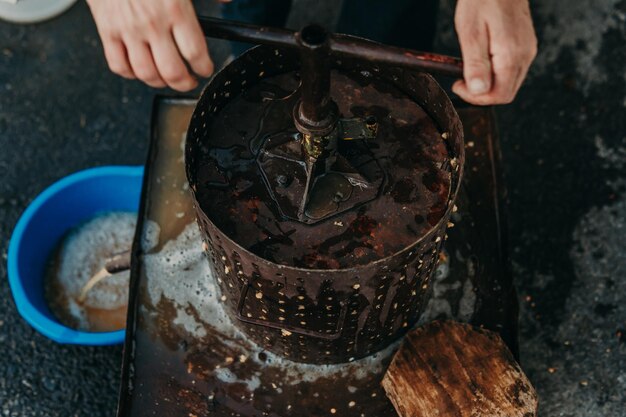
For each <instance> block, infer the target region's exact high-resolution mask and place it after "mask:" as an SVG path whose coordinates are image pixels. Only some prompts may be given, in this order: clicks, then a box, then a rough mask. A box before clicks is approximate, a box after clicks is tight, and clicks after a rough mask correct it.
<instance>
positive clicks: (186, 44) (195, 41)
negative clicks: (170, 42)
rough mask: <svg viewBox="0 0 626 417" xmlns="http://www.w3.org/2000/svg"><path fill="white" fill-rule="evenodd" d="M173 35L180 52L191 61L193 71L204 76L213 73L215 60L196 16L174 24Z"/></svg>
mask: <svg viewBox="0 0 626 417" xmlns="http://www.w3.org/2000/svg"><path fill="white" fill-rule="evenodd" d="M172 35H173V36H174V40H175V41H176V45H177V46H178V50H179V51H180V54H181V55H182V56H183V58H185V60H186V61H187V62H188V63H189V65H190V66H191V69H192V70H193V72H195V73H196V74H198V75H200V76H202V77H208V76H209V75H211V74H213V62H212V61H211V58H210V57H209V49H208V48H207V44H206V40H205V39H204V34H203V33H202V29H201V28H200V23H198V20H197V19H196V18H195V17H194V18H192V19H186V20H184V21H181V22H180V23H179V24H176V25H174V27H173V28H172Z"/></svg>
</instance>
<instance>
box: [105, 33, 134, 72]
mask: <svg viewBox="0 0 626 417" xmlns="http://www.w3.org/2000/svg"><path fill="white" fill-rule="evenodd" d="M102 46H103V47H104V56H105V58H106V60H107V63H108V65H109V69H110V70H111V71H112V72H113V73H115V74H117V75H120V76H122V77H124V78H128V79H133V78H135V74H134V73H133V70H132V68H131V66H130V62H129V61H128V54H127V52H126V47H125V46H124V44H123V43H122V40H121V39H119V38H111V37H109V38H103V40H102Z"/></svg>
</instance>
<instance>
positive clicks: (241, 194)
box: [186, 47, 464, 363]
mask: <svg viewBox="0 0 626 417" xmlns="http://www.w3.org/2000/svg"><path fill="white" fill-rule="evenodd" d="M295 58H296V57H295V56H294V54H292V53H291V52H289V51H281V50H278V49H273V48H268V47H257V48H253V49H251V50H250V51H248V52H246V53H245V54H244V55H242V56H241V57H240V58H238V59H237V60H235V61H233V62H232V63H231V64H229V65H228V66H227V67H226V68H224V69H223V70H222V71H221V72H220V73H219V74H217V75H216V76H215V77H214V78H213V79H212V80H211V82H210V83H209V85H208V86H207V87H206V88H205V90H204V92H203V94H202V96H201V98H200V100H199V102H198V106H197V108H196V110H195V111H194V115H193V116H192V119H191V123H190V127H189V135H188V142H187V147H186V161H187V165H186V167H187V174H188V178H189V182H190V186H191V189H192V191H193V195H194V198H195V201H197V204H196V211H197V217H198V221H199V224H200V228H201V230H202V232H203V238H204V240H205V242H206V244H207V249H208V253H209V259H210V263H211V267H212V271H213V273H214V274H215V276H216V277H218V283H219V286H220V288H221V290H222V292H223V293H224V294H225V295H226V297H225V301H224V304H225V306H226V311H227V312H228V313H229V315H230V317H231V318H232V319H233V321H234V322H235V323H237V325H238V327H240V329H241V330H242V331H243V332H244V333H246V334H247V335H248V337H250V338H251V339H252V340H254V341H255V342H256V343H258V344H259V345H261V346H263V347H264V348H266V349H267V350H269V351H272V352H274V353H276V354H278V355H281V356H284V357H286V358H288V359H291V360H294V361H300V362H309V363H340V362H348V361H352V360H355V359H358V358H361V357H364V356H367V355H370V354H372V353H374V352H376V351H379V350H381V349H383V348H385V347H387V346H388V345H389V344H390V343H392V342H393V341H394V340H397V339H398V338H399V337H400V336H402V335H403V334H404V333H405V332H406V330H407V329H408V328H410V327H411V326H413V325H414V324H415V323H416V322H417V320H418V319H419V317H420V314H421V311H422V309H423V306H424V301H425V298H426V295H427V294H428V293H429V291H430V289H431V286H430V280H431V276H432V273H433V271H434V269H435V268H436V265H437V260H438V259H439V252H440V248H441V246H442V244H443V242H444V240H445V232H446V229H447V227H448V218H449V216H450V214H451V212H452V210H453V206H454V198H455V196H456V192H457V190H458V186H459V183H460V176H461V169H462V167H463V163H464V152H463V146H462V143H463V134H462V133H463V132H462V127H461V123H460V121H459V119H458V116H457V114H456V111H455V110H454V107H453V106H452V103H451V102H450V100H449V99H448V97H447V96H446V94H445V93H444V91H443V90H442V89H441V88H440V87H439V85H438V84H437V83H436V82H435V81H434V79H433V78H432V77H430V76H429V75H427V74H423V73H414V72H408V71H405V70H402V69H398V68H386V67H380V66H377V65H373V64H371V63H369V62H361V61H345V60H344V61H335V62H333V67H334V68H335V70H336V72H337V73H338V74H337V75H335V76H334V78H333V80H334V81H333V86H332V89H331V93H333V99H334V100H335V101H336V102H337V104H338V105H339V108H340V109H341V113H342V116H343V117H345V116H346V114H345V113H346V112H348V111H351V109H353V108H356V109H358V110H359V111H363V112H365V116H369V115H370V114H371V115H377V116H378V118H379V123H380V130H385V134H379V135H378V137H377V138H376V140H374V141H372V144H371V145H368V146H369V152H370V153H371V154H372V155H373V157H374V158H375V159H376V160H377V161H378V162H379V163H380V164H382V168H383V170H384V171H385V172H386V177H387V184H386V187H385V188H384V189H383V191H382V192H381V194H380V195H379V196H378V197H377V199H375V200H373V201H371V202H366V203H364V204H362V205H361V206H359V207H358V210H356V209H353V210H348V211H345V212H343V213H341V214H338V215H337V216H335V217H333V218H332V219H325V220H324V222H322V223H318V224H315V225H314V226H310V227H308V226H303V225H300V224H298V222H294V221H290V220H289V219H284V218H283V216H281V215H279V214H276V213H275V209H274V205H273V202H272V200H271V198H270V197H269V196H268V195H267V192H266V190H265V184H264V183H263V181H262V179H261V175H260V174H259V169H258V167H257V165H256V163H255V161H254V157H255V154H254V145H255V144H256V142H257V141H258V140H259V139H258V138H264V137H265V136H267V135H270V134H271V133H272V132H273V131H275V130H278V131H283V130H285V128H286V126H289V125H292V121H291V118H290V117H287V118H285V119H283V118H278V120H275V119H277V117H276V116H275V115H276V114H277V115H282V114H284V113H286V114H288V115H289V114H290V112H289V111H288V110H289V109H290V108H293V105H292V104H291V102H295V101H296V100H297V98H298V90H296V91H295V92H293V93H292V94H289V95H287V98H285V99H283V98H282V97H281V98H279V99H272V98H270V97H269V93H267V94H263V92H262V91H261V92H258V91H257V90H255V88H256V87H257V86H261V85H263V84H264V83H271V82H273V81H272V80H276V81H274V82H275V83H276V84H275V85H272V88H271V89H269V87H267V88H268V91H269V92H273V91H275V90H276V89H278V90H287V91H290V88H289V86H290V85H292V84H293V81H292V80H290V79H289V78H290V77H292V76H291V75H290V74H292V73H293V71H295V70H297V69H298V60H297V59H295ZM293 77H295V75H294V76H293ZM379 84H380V85H379ZM259 88H260V87H259ZM264 88H265V87H264ZM337 92H340V94H336V93H337ZM246 94H247V95H249V96H254V97H256V96H260V97H262V101H260V102H258V103H257V102H248V101H245V102H243V103H242V104H240V105H239V107H241V108H242V109H245V110H247V113H244V111H243V110H241V112H240V113H241V116H239V117H238V115H239V113H237V109H238V107H237V105H236V103H237V102H236V101H235V100H236V99H237V98H238V97H240V96H245V95H246ZM271 105H273V107H270V106H271ZM280 106H282V107H280ZM283 107H284V108H285V109H287V111H286V110H285V109H283ZM269 109H271V112H270V111H269ZM348 109H350V110H348ZM255 112H257V113H255ZM261 112H262V113H261ZM401 112H406V113H407V114H406V115H404V117H401V116H399V115H398V114H399V113H401ZM383 115H385V116H387V117H383ZM354 116H355V114H352V115H349V117H354ZM270 121H271V122H275V123H276V125H273V124H270ZM229 123H236V128H234V127H233V128H229V129H224V128H223V126H224V125H228V126H229ZM256 126H260V127H259V128H258V129H257V130H256V131H255V127H256ZM383 128H384V129H383ZM241 131H245V132H250V131H252V132H257V133H255V134H254V135H245V134H241V133H240V132H241ZM431 143H433V145H432V147H430V146H431V145H430V144H431ZM424 144H427V145H428V146H429V147H426V146H425V145H424ZM422 146H424V147H422ZM440 148H441V149H440ZM225 152H228V154H227V155H226V156H223V154H224V153H225ZM248 154H250V155H248ZM409 155H410V156H409ZM430 176H433V177H435V178H436V179H435V180H433V182H434V183H435V184H434V187H431V186H429V185H428V184H426V178H429V177H430ZM219 177H222V178H223V179H222V180H220V181H219V182H216V181H215V178H219ZM444 181H446V183H444ZM422 182H423V183H424V184H423V185H422ZM420 186H421V188H418V187H420ZM349 188H354V189H357V190H358V189H359V187H357V186H354V187H353V186H350V185H349ZM403 188H412V189H415V190H419V191H414V192H409V193H407V195H402V192H401V191H399V190H400V189H403ZM430 193H432V195H433V197H429V194H430ZM431 199H432V200H431ZM245 207H252V208H253V210H252V211H250V213H248V211H246V210H245ZM257 213H258V214H257ZM248 214H250V215H248ZM418 214H419V215H421V216H422V217H420V221H419V222H418V221H416V220H415V219H416V216H417V215H418ZM355 216H356V218H355ZM424 218H425V221H424ZM364 223H365V225H363V224H364ZM336 224H344V225H346V226H347V227H346V228H343V227H337V226H336ZM370 225H371V226H370ZM389 225H395V226H394V227H389ZM416 225H417V226H416ZM353 226H354V227H357V228H367V227H372V228H373V230H372V232H371V233H370V232H369V231H368V233H367V235H366V236H365V237H364V238H367V239H370V237H371V236H374V233H375V231H377V230H383V228H388V230H389V232H388V235H384V234H383V233H379V234H378V235H376V237H375V238H374V239H373V246H374V248H376V247H377V245H382V247H383V250H384V251H383V252H382V254H380V255H379V254H376V255H375V256H372V257H368V258H366V257H363V258H362V259H359V258H358V257H357V256H351V257H349V258H348V257H346V258H345V259H343V258H342V257H341V256H339V255H337V253H338V252H339V251H336V252H335V253H332V254H330V255H328V257H329V258H335V260H337V261H339V262H340V265H339V266H335V265H333V264H327V265H325V266H321V267H320V266H318V264H316V263H309V264H305V265H299V264H297V263H295V262H293V261H291V260H290V257H289V256H288V255H291V254H292V253H296V254H298V253H299V251H302V253H303V254H305V256H306V255H308V254H309V252H304V250H305V249H306V250H309V249H308V248H312V249H311V250H310V255H308V256H309V257H313V258H314V259H317V257H318V256H320V253H321V252H322V251H321V250H320V249H318V247H324V246H327V245H328V244H329V242H337V241H339V242H342V239H343V238H344V236H346V233H347V231H348V230H347V229H350V228H351V227H353ZM417 227H419V229H417V230H416V231H414V230H415V228H417ZM254 230H259V234H260V235H261V234H262V235H263V237H260V238H259V240H255V239H254ZM366 230H367V229H366ZM360 239H361V238H360V237H359V238H357V239H355V238H351V240H349V241H347V242H346V243H345V244H344V247H342V248H341V249H342V251H343V252H347V254H349V255H351V254H352V253H357V252H356V249H355V252H351V251H350V250H349V248H350V245H354V244H360V243H361V241H360ZM318 240H319V242H320V244H319V246H318V245H312V244H311V242H316V241H318ZM285 241H286V242H287V243H281V242H285ZM394 243H396V244H397V246H393V247H391V245H393V244H394ZM268 244H271V245H272V246H271V253H268V252H270V251H267V250H264V251H261V250H260V248H263V249H264V248H265V246H266V245H268ZM333 244H334V243H333ZM342 244H343V242H342ZM336 246H338V244H337V245H336ZM387 247H390V248H391V249H384V248H387ZM311 251H312V252H311ZM297 256H302V255H297Z"/></svg>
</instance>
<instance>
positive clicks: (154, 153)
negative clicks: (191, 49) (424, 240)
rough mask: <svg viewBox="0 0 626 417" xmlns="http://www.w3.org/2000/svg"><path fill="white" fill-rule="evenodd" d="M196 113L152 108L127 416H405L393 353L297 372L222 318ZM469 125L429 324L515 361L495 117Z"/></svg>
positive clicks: (182, 105) (467, 112)
mask: <svg viewBox="0 0 626 417" xmlns="http://www.w3.org/2000/svg"><path fill="white" fill-rule="evenodd" d="M194 105H195V101H194V100H189V99H172V98H158V99H157V100H156V101H155V105H154V117H153V132H152V143H151V148H150V154H149V158H148V162H147V166H146V176H145V179H144V190H143V200H142V207H141V209H140V220H139V225H138V233H137V237H136V240H135V247H134V260H133V270H132V279H131V295H130V298H131V302H130V308H129V319H128V326H127V339H126V344H125V349H124V363H123V370H122V385H121V389H120V400H119V404H118V416H119V417H126V416H133V417H138V416H152V415H158V416H190V417H192V416H197V417H201V416H237V415H240V416H303V415H329V416H332V415H341V416H376V417H384V416H395V415H396V413H395V411H394V410H393V407H392V406H391V404H390V403H389V401H388V400H387V399H386V397H385V395H384V392H383V390H382V388H380V385H379V383H380V380H381V379H382V375H383V374H384V371H385V369H386V367H387V365H388V363H389V360H390V358H391V356H392V354H393V352H394V349H395V347H396V346H395V345H392V346H391V347H390V348H388V349H386V350H384V351H381V352H379V353H378V354H376V355H375V356H371V357H368V358H365V359H363V360H359V361H354V362H351V363H347V364H339V365H326V366H319V365H307V364H298V363H294V362H289V361H284V360H281V358H279V357H277V356H275V355H273V354H271V353H268V352H265V351H263V350H262V349H261V348H259V347H258V346H256V345H254V344H252V343H251V342H249V341H248V340H247V339H246V338H245V337H244V336H243V335H242V334H241V333H239V332H238V331H237V330H236V328H235V327H234V326H233V324H232V322H231V321H230V319H229V318H228V316H227V315H226V314H225V313H224V311H223V309H222V308H221V304H220V303H221V302H222V300H221V297H223V295H222V294H221V293H220V292H219V289H218V287H217V286H216V285H215V284H214V282H213V280H214V279H213V277H212V275H211V272H210V270H209V267H208V262H207V260H206V259H205V257H204V254H203V248H202V242H201V239H200V234H199V231H198V228H197V226H196V223H195V218H194V214H193V210H192V203H191V198H190V195H189V193H188V186H187V183H186V180H185V172H184V160H183V148H184V140H185V138H184V135H185V132H186V130H187V124H188V122H189V119H190V117H191V113H192V111H193V108H194ZM459 114H460V116H461V119H462V120H463V123H464V126H465V135H466V152H467V162H466V171H465V180H464V183H463V185H462V189H461V191H460V194H459V198H458V206H459V207H458V211H457V212H456V213H455V214H454V218H453V220H452V221H453V223H455V225H454V227H453V228H451V229H449V232H448V234H449V239H448V242H447V243H446V257H445V258H444V259H443V260H442V262H441V264H440V267H439V269H438V271H437V274H436V278H435V282H434V284H433V286H434V287H433V295H432V297H431V298H430V300H429V301H428V305H427V308H426V312H425V317H424V319H423V320H424V321H428V320H433V319H436V318H444V317H447V318H453V319H457V320H460V321H469V322H471V323H473V324H476V325H481V326H484V327H486V328H489V329H492V330H496V331H498V332H499V333H500V334H501V335H502V336H503V338H504V340H505V341H506V342H507V344H508V345H509V347H510V348H511V349H512V351H513V352H514V353H517V336H516V335H517V301H516V298H515V291H514V288H513V286H512V283H511V277H510V274H509V270H508V256H507V253H506V242H505V239H506V235H505V233H504V228H503V225H504V219H503V210H502V202H503V198H504V195H503V188H502V186H501V184H500V182H499V181H500V171H499V160H500V157H499V151H498V142H497V138H496V136H495V133H494V132H495V124H494V118H493V114H492V112H491V110H489V109H484V108H465V109H459Z"/></svg>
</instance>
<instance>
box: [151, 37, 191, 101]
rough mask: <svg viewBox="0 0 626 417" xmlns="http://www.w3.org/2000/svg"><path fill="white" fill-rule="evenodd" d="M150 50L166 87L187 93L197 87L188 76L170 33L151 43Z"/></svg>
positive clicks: (189, 75)
mask: <svg viewBox="0 0 626 417" xmlns="http://www.w3.org/2000/svg"><path fill="white" fill-rule="evenodd" d="M150 48H151V49H152V56H153V57H154V62H155V64H156V66H157V69H158V70H159V74H160V75H161V78H162V79H163V81H165V82H166V83H167V85H168V86H170V87H171V88H173V89H174V90H178V91H189V90H192V89H193V88H195V87H196V85H198V82H197V81H196V80H195V78H194V77H192V76H191V74H189V71H188V70H187V67H186V66H185V63H184V62H183V59H182V58H181V56H180V52H179V51H178V49H177V48H176V45H175V44H174V38H173V37H172V34H171V33H164V34H163V35H161V36H160V37H159V38H157V39H156V40H154V41H153V42H151V43H150Z"/></svg>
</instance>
